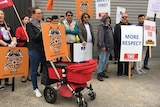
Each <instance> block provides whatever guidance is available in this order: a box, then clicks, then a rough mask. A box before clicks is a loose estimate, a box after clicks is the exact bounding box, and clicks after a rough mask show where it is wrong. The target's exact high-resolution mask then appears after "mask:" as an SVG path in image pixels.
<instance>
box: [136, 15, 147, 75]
mask: <svg viewBox="0 0 160 107" xmlns="http://www.w3.org/2000/svg"><path fill="white" fill-rule="evenodd" d="M144 19H145V15H143V14H140V15H138V24H137V26H143V24H144ZM146 51H147V46H143V47H142V60H141V61H138V62H135V70H136V73H137V74H145V73H146V72H145V71H144V70H143V69H142V65H143V62H144V58H145V54H146Z"/></svg>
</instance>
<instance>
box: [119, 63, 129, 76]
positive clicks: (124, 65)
mask: <svg viewBox="0 0 160 107" xmlns="http://www.w3.org/2000/svg"><path fill="white" fill-rule="evenodd" d="M128 65H129V63H128V62H120V61H119V60H118V71H117V75H123V74H124V75H128ZM123 72H124V73H123Z"/></svg>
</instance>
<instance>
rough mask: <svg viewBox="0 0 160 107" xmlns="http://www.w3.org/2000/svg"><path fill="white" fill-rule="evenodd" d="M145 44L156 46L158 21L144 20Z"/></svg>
mask: <svg viewBox="0 0 160 107" xmlns="http://www.w3.org/2000/svg"><path fill="white" fill-rule="evenodd" d="M143 43H144V46H156V44H157V43H156V23H155V22H154V21H149V20H145V21H144V41H143Z"/></svg>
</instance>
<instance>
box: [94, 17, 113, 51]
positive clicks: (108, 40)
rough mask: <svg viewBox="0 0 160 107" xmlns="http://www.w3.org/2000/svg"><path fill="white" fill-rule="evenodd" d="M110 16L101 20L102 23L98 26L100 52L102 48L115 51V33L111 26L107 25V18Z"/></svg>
mask: <svg viewBox="0 0 160 107" xmlns="http://www.w3.org/2000/svg"><path fill="white" fill-rule="evenodd" d="M107 17H109V16H107V15H106V16H104V17H102V19H101V23H100V24H99V26H98V31H97V47H98V50H99V51H100V50H101V48H106V50H107V51H111V50H112V49H114V38H113V31H112V28H111V26H110V25H106V24H105V20H106V18H107Z"/></svg>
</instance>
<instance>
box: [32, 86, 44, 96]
mask: <svg viewBox="0 0 160 107" xmlns="http://www.w3.org/2000/svg"><path fill="white" fill-rule="evenodd" d="M34 93H35V95H36V97H42V94H41V92H40V91H39V89H37V88H36V89H35V90H34Z"/></svg>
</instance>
